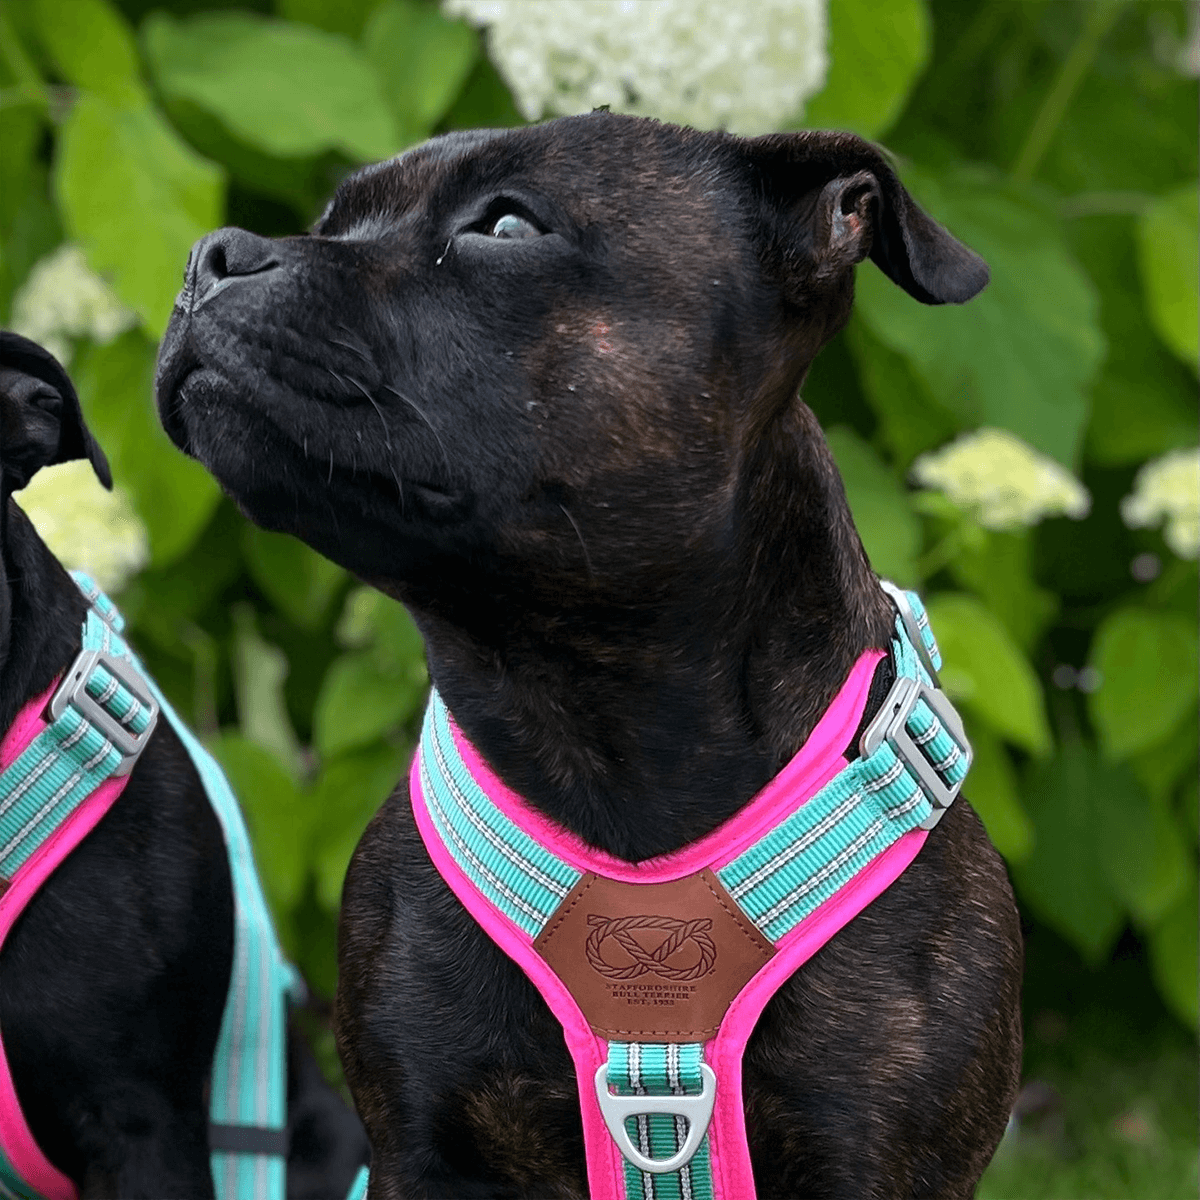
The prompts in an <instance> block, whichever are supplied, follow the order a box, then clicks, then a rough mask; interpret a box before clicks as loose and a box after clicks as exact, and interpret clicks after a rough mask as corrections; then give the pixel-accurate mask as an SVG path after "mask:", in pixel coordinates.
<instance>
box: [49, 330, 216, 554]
mask: <svg viewBox="0 0 1200 1200" xmlns="http://www.w3.org/2000/svg"><path fill="white" fill-rule="evenodd" d="M72 374H73V376H74V379H75V385H76V387H77V388H78V390H79V396H80V400H81V402H82V404H83V411H84V415H85V416H86V418H87V421H88V425H89V426H90V427H91V429H92V432H93V433H94V434H95V435H96V438H97V439H98V440H99V442H100V445H101V446H102V447H103V448H104V450H105V452H106V453H107V454H108V459H109V462H110V463H111V465H112V469H113V478H114V480H115V481H116V482H117V483H118V484H120V485H121V487H123V488H124V489H125V490H126V491H127V492H128V493H129V495H130V496H131V497H132V499H133V504H134V507H135V508H136V509H137V512H138V516H140V517H141V519H142V523H143V524H144V525H145V526H146V530H147V532H148V534H149V536H150V555H151V560H152V562H153V563H154V565H155V566H160V567H161V566H164V565H166V564H167V563H170V562H173V561H174V560H175V559H177V558H178V557H179V556H180V555H181V554H183V553H184V551H186V550H187V549H188V547H189V546H191V544H192V543H193V542H194V541H195V540H196V538H197V537H198V536H199V534H200V531H201V530H202V529H203V528H204V526H205V525H206V524H207V523H208V520H209V518H210V517H211V516H212V512H213V509H214V508H215V507H216V505H217V502H218V501H219V500H220V498H221V493H220V489H219V488H218V487H217V484H216V481H215V480H214V479H213V477H212V476H211V475H209V473H208V472H207V471H206V470H204V468H203V467H202V466H200V464H199V463H198V462H194V461H193V460H192V459H190V458H187V457H185V456H184V455H183V454H181V453H180V452H179V451H178V450H176V449H175V447H174V446H173V445H172V444H171V441H170V439H169V438H168V437H167V435H166V434H165V433H164V432H163V430H162V426H161V425H160V424H159V422H158V415H157V413H156V412H155V409H154V347H153V346H152V345H151V344H150V343H149V342H148V341H147V340H146V337H145V335H144V334H142V333H140V332H138V331H137V330H131V331H130V332H128V333H126V334H124V335H122V336H121V337H120V338H118V339H117V340H116V341H114V342H112V343H110V344H109V345H107V346H90V347H87V348H85V349H84V350H83V352H82V353H81V354H80V355H79V357H78V358H77V360H76V363H75V366H74V368H73V371H72Z"/></svg>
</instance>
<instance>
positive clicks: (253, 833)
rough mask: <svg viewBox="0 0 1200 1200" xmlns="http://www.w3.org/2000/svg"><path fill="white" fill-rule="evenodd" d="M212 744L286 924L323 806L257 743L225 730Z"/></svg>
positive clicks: (274, 907) (300, 887) (305, 872)
mask: <svg viewBox="0 0 1200 1200" xmlns="http://www.w3.org/2000/svg"><path fill="white" fill-rule="evenodd" d="M208 748H209V750H210V751H212V754H213V756H214V757H215V758H216V759H217V761H218V762H220V764H221V766H222V767H223V768H224V769H225V774H226V775H227V776H228V778H229V782H230V785H231V786H232V787H233V792H234V795H235V796H237V798H238V803H239V805H240V806H241V809H242V812H243V813H244V814H245V817H246V825H247V827H248V829H249V831H250V839H251V841H252V842H253V844H254V860H255V864H256V866H257V867H258V874H259V878H260V879H261V880H262V882H263V886H264V888H265V890H266V893H267V898H268V899H269V900H270V902H271V908H272V910H273V912H274V914H275V918H276V921H277V922H279V923H280V924H283V923H284V921H285V919H286V917H287V916H288V915H289V914H290V912H291V909H292V908H293V907H294V906H295V905H296V904H297V902H298V901H299V899H300V895H301V892H302V890H303V888H304V883H305V880H306V879H307V878H308V871H309V841H310V838H311V836H312V826H313V823H314V819H315V818H319V817H320V816H321V815H322V814H321V810H320V809H319V807H318V806H317V805H316V804H315V803H314V802H313V800H312V799H311V798H310V797H308V796H306V795H304V794H303V793H302V792H301V791H300V789H299V788H298V787H297V786H296V784H295V781H294V780H293V779H292V777H291V776H290V775H289V774H288V772H287V771H286V770H285V769H284V768H283V766H282V765H281V764H280V762H279V760H278V759H276V758H275V757H274V755H272V754H271V752H270V751H269V750H268V749H266V747H264V746H261V745H259V744H258V743H257V742H255V741H253V740H251V739H249V738H246V737H239V736H238V735H237V734H231V733H227V734H223V735H222V736H220V737H218V738H214V739H213V740H212V741H211V742H210V743H209V746H208Z"/></svg>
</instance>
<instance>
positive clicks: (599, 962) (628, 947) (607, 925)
mask: <svg viewBox="0 0 1200 1200" xmlns="http://www.w3.org/2000/svg"><path fill="white" fill-rule="evenodd" d="M587 923H588V925H589V926H590V927H591V930H592V932H591V933H589V934H588V939H587V942H586V944H585V947H584V949H585V952H586V954H587V960H588V962H589V963H591V965H592V967H593V968H594V969H595V970H596V971H597V972H598V973H599V974H601V975H603V976H604V977H605V978H606V979H618V980H621V979H637V978H638V977H639V976H641V975H646V974H648V973H649V972H651V971H653V972H654V974H656V975H660V976H662V978H663V979H669V980H671V981H672V982H674V983H686V982H687V981H688V980H689V979H699V978H700V977H701V976H702V975H707V974H708V973H709V971H711V970H712V968H713V963H715V962H716V961H717V948H716V946H715V945H714V944H713V940H712V938H710V937H709V936H708V931H709V930H710V929H711V928H712V921H711V920H709V919H708V918H707V917H702V918H700V919H698V920H695V921H680V920H677V919H676V918H675V917H648V916H646V917H614V918H611V919H610V918H608V917H601V916H598V915H596V914H595V913H592V914H590V915H589V916H588V919H587ZM635 933H641V934H642V937H641V938H637V937H635V936H634V934H635ZM659 933H664V934H666V936H665V937H664V938H663V939H662V940H661V941H660V942H659V943H658V945H657V946H654V948H653V949H647V946H648V945H649V944H652V943H653V942H654V940H655V938H656V937H657V935H658V934H659ZM647 934H648V935H649V936H647ZM610 939H611V940H612V941H614V942H616V943H617V945H618V946H619V947H620V948H621V949H622V950H624V951H625V953H626V954H627V955H628V956H629V957H630V958H631V959H633V962H631V963H625V964H622V963H613V962H610V961H609V960H608V959H607V958H606V957H605V954H604V951H605V943H606V942H607V941H609V940H610ZM610 953H611V952H610Z"/></svg>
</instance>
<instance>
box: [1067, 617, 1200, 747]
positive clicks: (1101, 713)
mask: <svg viewBox="0 0 1200 1200" xmlns="http://www.w3.org/2000/svg"><path fill="white" fill-rule="evenodd" d="M1090 663H1091V665H1092V666H1093V667H1094V668H1095V669H1096V670H1097V671H1099V673H1100V686H1099V687H1098V688H1097V689H1096V691H1094V692H1093V693H1092V694H1091V695H1090V696H1089V698H1088V708H1089V712H1090V714H1091V718H1092V724H1093V725H1094V726H1095V727H1096V733H1097V735H1098V736H1099V739H1100V745H1101V748H1102V749H1103V750H1104V753H1105V755H1106V756H1107V757H1108V758H1110V759H1114V760H1115V759H1122V758H1127V757H1128V756H1129V755H1131V754H1135V753H1137V752H1138V751H1139V750H1145V749H1147V748H1149V747H1151V746H1153V745H1155V744H1156V743H1158V742H1161V741H1163V740H1165V739H1166V738H1167V737H1168V736H1169V735H1170V734H1171V732H1172V730H1173V729H1174V728H1175V727H1176V725H1177V724H1178V723H1179V722H1180V721H1181V720H1183V718H1184V717H1186V716H1187V715H1188V714H1189V713H1190V712H1192V711H1194V709H1195V707H1196V669H1197V636H1196V627H1195V621H1194V620H1192V619H1190V618H1188V617H1184V616H1180V615H1179V614H1176V613H1160V612H1154V611H1151V610H1150V609H1144V608H1123V609H1119V610H1118V611H1116V612H1114V613H1112V614H1111V615H1110V616H1108V617H1106V618H1105V619H1104V621H1102V622H1101V624H1100V627H1099V628H1098V629H1097V630H1096V636H1095V639H1094V640H1093V642H1092V651H1091V656H1090Z"/></svg>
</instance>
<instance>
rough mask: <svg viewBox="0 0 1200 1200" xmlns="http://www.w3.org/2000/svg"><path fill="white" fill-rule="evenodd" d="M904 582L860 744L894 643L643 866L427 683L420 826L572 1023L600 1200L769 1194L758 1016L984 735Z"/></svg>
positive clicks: (443, 868) (447, 874)
mask: <svg viewBox="0 0 1200 1200" xmlns="http://www.w3.org/2000/svg"><path fill="white" fill-rule="evenodd" d="M892 594H893V595H894V596H898V597H899V599H898V601H897V608H898V611H899V615H898V617H897V622H896V636H895V640H894V642H893V644H892V655H893V658H894V663H895V668H896V683H895V685H894V686H893V688H892V691H891V693H890V694H889V696H888V698H887V699H886V700H885V702H884V704H883V706H882V708H881V709H880V712H879V714H878V716H877V717H876V719H875V720H874V721H873V722H872V723H871V725H870V726H869V727H868V729H867V731H866V733H865V734H864V735H863V738H862V742H861V751H862V753H861V757H858V758H856V759H854V760H853V761H852V762H849V763H848V762H847V761H846V759H845V757H844V756H843V753H842V751H843V749H844V747H846V746H847V745H848V743H849V742H850V739H851V738H852V736H853V734H854V731H855V730H856V729H857V728H858V725H859V723H860V720H861V717H862V713H863V710H864V707H865V704H866V700H867V694H868V691H869V688H870V683H871V678H872V676H873V674H874V670H875V667H876V665H877V664H878V662H879V661H880V659H881V658H882V657H883V654H882V652H879V651H874V652H869V653H867V654H864V655H863V656H862V658H861V659H860V660H859V662H858V663H857V664H856V665H855V667H854V669H853V670H852V671H851V673H850V676H849V678H848V679H847V681H846V683H845V684H844V685H843V687H842V689H841V691H840V692H839V694H838V696H837V697H836V698H835V700H834V701H833V703H832V704H831V705H830V708H829V709H828V710H827V712H826V713H825V715H824V717H823V718H822V720H821V721H820V722H819V723H818V725H817V727H816V729H815V730H814V731H813V733H812V735H811V736H810V737H809V739H808V741H807V742H806V743H805V746H804V747H803V748H802V749H801V751H800V752H799V753H798V754H797V756H796V758H795V759H793V760H792V762H791V763H789V764H788V766H787V767H785V768H784V770H783V771H782V772H781V773H780V775H779V776H777V777H776V779H775V780H773V781H772V782H771V783H770V784H769V785H768V786H767V787H766V788H765V789H764V790H763V791H762V792H761V793H760V794H759V795H758V796H757V797H755V799H754V800H752V801H751V802H750V804H749V805H747V806H746V807H745V808H744V809H742V810H741V811H740V812H739V813H738V814H737V815H736V816H735V817H734V818H732V819H731V820H730V821H729V822H727V823H726V824H725V825H724V826H722V827H721V828H720V829H718V830H716V831H714V833H712V834H710V835H709V836H708V837H706V838H704V839H702V840H701V841H699V842H696V843H693V844H692V845H690V846H687V847H684V848H683V849H682V850H680V851H678V852H676V853H674V854H671V855H666V856H664V857H662V858H659V859H654V860H650V861H648V862H644V863H640V864H637V865H634V864H630V863H627V862H622V861H621V860H618V859H614V858H612V857H611V856H608V855H606V854H603V853H602V852H600V851H597V850H595V849H594V848H592V847H589V846H587V845H585V844H584V843H582V842H581V841H580V840H579V839H577V838H575V837H574V836H573V835H572V834H570V833H569V832H568V831H566V830H564V829H562V828H561V827H559V826H557V825H555V824H554V823H553V822H551V821H549V820H547V819H546V818H545V817H543V816H542V815H541V814H539V813H538V812H536V811H535V810H533V809H532V808H531V807H530V806H529V805H527V804H526V803H525V802H524V801H523V800H522V799H521V798H520V797H519V796H517V795H516V794H515V793H513V792H512V791H511V790H509V789H508V788H507V787H506V786H505V785H504V784H503V782H502V781H501V780H499V779H498V778H497V777H496V776H495V774H494V773H493V772H492V771H491V770H490V768H489V767H488V766H487V764H486V763H484V762H483V761H482V759H481V758H480V757H479V755H478V754H477V753H476V751H475V750H474V748H473V747H471V745H470V744H469V743H468V742H467V741H466V739H465V738H464V737H463V736H462V734H461V732H460V731H459V730H458V729H457V727H456V726H455V725H454V724H453V721H452V719H451V717H450V714H449V713H448V712H447V710H446V708H445V705H444V704H443V703H442V701H441V699H440V697H438V695H437V694H436V692H435V693H434V694H433V695H432V696H431V698H430V705H429V709H428V711H427V713H426V718H425V726H424V730H423V733H422V738H421V742H420V746H419V748H418V753H417V756H416V758H415V760H414V764H413V772H412V781H411V782H412V787H411V792H412V798H413V806H414V812H415V815H416V820H417V824H418V827H419V829H420V831H421V835H422V837H423V839H424V841H425V844H426V847H427V849H428V851H429V854H430V856H431V858H432V860H433V862H434V864H435V865H436V867H437V869H438V870H439V872H440V873H441V874H442V875H443V877H444V878H445V879H446V881H447V883H448V884H449V885H450V887H451V888H452V889H453V890H454V891H455V893H456V894H457V895H458V897H459V898H460V900H461V901H462V902H463V904H464V906H465V907H466V908H467V909H468V910H469V911H470V912H471V913H472V915H473V916H474V917H475V918H476V920H477V921H479V923H480V924H481V925H482V926H483V928H484V929H485V930H486V931H487V933H488V934H489V935H490V936H491V937H492V938H493V940H495V941H496V942H497V943H498V944H499V945H500V946H501V947H502V948H503V949H504V950H505V951H506V952H507V953H508V954H509V955H510V956H511V957H512V958H513V959H514V960H515V961H516V962H517V963H518V964H519V965H520V966H521V967H522V969H523V970H524V971H525V972H526V974H527V975H528V976H529V977H530V979H531V980H532V981H533V982H534V984H535V985H536V986H537V987H538V989H539V991H540V992H541V994H542V996H543V997H544V998H545V999H546V1001H547V1003H548V1004H549V1005H550V1007H551V1009H552V1010H553V1011H554V1013H555V1015H556V1016H557V1017H558V1019H559V1020H560V1022H561V1023H562V1025H563V1029H564V1034H565V1037H566V1041H567V1045H568V1047H569V1048H570V1051H571V1054H572V1058H573V1060H574V1064H575V1070H576V1076H577V1082H578V1086H579V1094H580V1107H581V1110H582V1114H583V1123H584V1137H585V1144H586V1148H587V1158H588V1182H589V1187H590V1190H591V1195H592V1196H593V1200H674V1198H675V1197H680V1198H695V1200H704V1198H706V1197H716V1198H717V1200H735V1198H736V1200H742V1198H744V1197H752V1196H753V1195H754V1183H753V1176H752V1173H751V1168H750V1159H749V1151H748V1147H747V1140H746V1131H745V1117H744V1112H743V1108H742V1098H741V1062H742V1053H743V1051H744V1049H745V1046H746V1042H747V1040H748V1038H749V1036H750V1033H751V1032H752V1030H753V1028H754V1025H755V1022H756V1021H757V1019H758V1016H759V1014H760V1013H761V1012H762V1010H763V1008H764V1007H765V1005H766V1003H767V1001H768V1000H769V999H770V997H771V996H772V995H773V994H774V992H775V991H776V990H777V989H778V988H779V986H780V985H781V984H782V983H783V982H784V981H785V980H786V979H787V978H788V977H789V976H790V975H791V974H792V973H793V972H794V971H795V970H796V969H797V968H798V967H799V966H800V965H801V964H802V963H803V962H804V961H805V960H806V959H807V958H809V957H811V955H812V954H814V953H815V952H816V951H817V950H818V949H819V948H820V947H821V946H822V945H824V943H825V942H826V941H828V940H829V938H831V937H832V936H833V935H834V934H835V933H836V932H837V930H838V929H840V928H841V927H842V926H843V925H845V924H846V923H847V922H848V921H849V920H851V919H852V918H853V917H854V916H855V915H857V913H859V912H860V911H861V910H862V909H863V908H864V907H866V905H867V904H869V903H870V901H871V900H873V899H874V898H875V897H876V896H878V895H879V894H880V893H881V892H882V891H884V890H885V889H886V888H887V887H888V886H889V885H890V884H891V883H892V882H893V881H894V880H895V879H896V878H897V877H898V876H899V874H900V873H901V872H902V871H903V870H904V868H905V867H907V866H908V864H909V863H910V862H911V861H912V860H913V858H914V857H915V856H916V854H917V852H918V851H919V849H920V847H921V845H922V844H923V842H924V839H925V837H926V835H927V831H928V829H929V828H931V827H932V826H933V825H934V824H936V822H937V820H938V818H939V817H940V815H941V813H942V812H944V811H945V808H946V807H947V806H948V805H949V804H950V803H951V802H952V801H953V799H954V797H955V796H956V795H957V793H958V790H959V788H960V787H961V784H962V781H963V779H964V777H965V776H966V771H967V766H968V764H969V759H970V747H969V745H968V744H967V740H966V738H965V736H964V734H963V730H962V725H961V722H960V721H959V720H958V716H957V714H956V713H955V712H954V710H953V708H952V707H951V706H950V705H949V702H948V701H947V700H946V699H945V697H944V696H943V695H942V693H941V692H939V691H938V690H937V689H936V688H935V687H934V686H933V685H934V681H935V679H936V674H935V672H936V668H937V667H938V666H940V660H939V658H938V657H937V648H936V645H935V644H934V643H933V638H932V634H931V633H930V632H929V629H928V621H927V620H926V618H925V614H924V610H923V608H922V607H921V604H920V601H919V599H917V597H916V596H915V595H913V594H911V593H899V592H893V593H892ZM910 631H911V632H910ZM613 1089H615V1092H614V1090H613Z"/></svg>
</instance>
